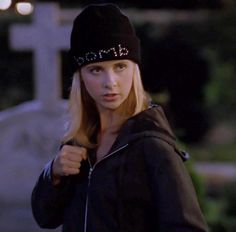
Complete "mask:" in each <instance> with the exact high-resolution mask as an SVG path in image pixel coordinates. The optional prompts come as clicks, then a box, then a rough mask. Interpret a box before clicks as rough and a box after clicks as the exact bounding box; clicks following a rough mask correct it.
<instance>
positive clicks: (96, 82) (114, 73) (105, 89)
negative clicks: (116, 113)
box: [81, 60, 135, 112]
mask: <svg viewBox="0 0 236 232" xmlns="http://www.w3.org/2000/svg"><path fill="white" fill-rule="evenodd" d="M134 65H135V64H134V63H133V62H132V61H130V60H112V61H104V62H97V63H92V64H88V65H86V66H84V67H82V68H81V77H82V81H83V82H84V85H85V87H86V89H87V91H88V93H89V94H90V96H91V97H92V98H93V99H94V101H95V103H96V105H97V107H98V110H99V111H100V112H101V111H103V110H115V109H117V108H118V107H119V106H121V104H122V103H123V102H124V101H125V99H126V98H127V97H128V95H129V93H130V90H131V87H132V82H133V72H134Z"/></svg>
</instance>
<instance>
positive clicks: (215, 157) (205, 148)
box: [186, 142, 236, 163]
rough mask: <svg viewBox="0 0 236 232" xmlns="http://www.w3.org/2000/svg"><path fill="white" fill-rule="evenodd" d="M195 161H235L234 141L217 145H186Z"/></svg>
mask: <svg viewBox="0 0 236 232" xmlns="http://www.w3.org/2000/svg"><path fill="white" fill-rule="evenodd" d="M186 149H187V150H188V152H189V153H190V155H191V157H192V158H193V159H194V160H195V161H205V162H212V161H213V162H231V163H236V142H234V143H233V142H231V143H227V144H219V145H199V146H190V145H188V146H186Z"/></svg>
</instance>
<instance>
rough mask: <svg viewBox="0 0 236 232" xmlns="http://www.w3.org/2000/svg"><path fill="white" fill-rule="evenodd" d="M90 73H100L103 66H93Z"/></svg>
mask: <svg viewBox="0 0 236 232" xmlns="http://www.w3.org/2000/svg"><path fill="white" fill-rule="evenodd" d="M89 71H90V73H92V74H98V73H99V72H101V68H100V67H91V68H90V69H89Z"/></svg>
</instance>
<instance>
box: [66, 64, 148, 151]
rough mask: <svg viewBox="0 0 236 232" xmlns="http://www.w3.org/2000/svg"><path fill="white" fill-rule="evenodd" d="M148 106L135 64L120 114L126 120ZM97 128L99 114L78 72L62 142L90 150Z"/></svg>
mask: <svg viewBox="0 0 236 232" xmlns="http://www.w3.org/2000/svg"><path fill="white" fill-rule="evenodd" d="M148 105H149V97H148V95H147V94H146V92H145V91H144V88H143V84H142V80H141V75H140V70H139V67H138V65H137V64H135V65H134V72H133V83H132V87H131V90H130V93H129V95H128V97H127V99H126V100H125V101H124V102H123V103H122V107H121V113H122V115H124V116H125V118H127V119H128V118H130V117H132V116H134V115H135V114H138V113H140V112H141V111H143V110H145V109H147V108H148ZM99 128H100V120H99V113H98V110H97V107H96V104H95V101H94V100H93V99H92V97H91V96H90V95H89V93H88V92H87V90H86V88H85V86H84V83H83V81H81V75H80V71H76V72H75V73H74V76H73V81H72V87H71V92H70V98H69V123H68V128H67V132H66V134H65V136H64V138H63V142H64V143H66V142H67V141H70V140H73V141H74V142H75V143H77V144H80V145H82V146H84V147H88V148H92V147H94V146H96V143H95V142H94V141H92V140H93V138H94V135H96V133H97V132H98V131H99Z"/></svg>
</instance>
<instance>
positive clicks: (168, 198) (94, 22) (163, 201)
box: [32, 4, 207, 232]
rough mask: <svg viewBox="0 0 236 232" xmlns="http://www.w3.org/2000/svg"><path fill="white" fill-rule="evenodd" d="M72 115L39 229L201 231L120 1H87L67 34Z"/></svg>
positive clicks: (37, 200) (39, 192) (51, 170)
mask: <svg viewBox="0 0 236 232" xmlns="http://www.w3.org/2000/svg"><path fill="white" fill-rule="evenodd" d="M70 56H71V62H73V63H74V65H73V68H74V76H73V83H72V89H71V95H70V108H69V113H70V117H71V118H70V122H69V126H68V131H67V134H66V135H65V137H64V141H63V143H62V146H61V149H60V151H59V153H58V154H57V155H56V157H55V158H54V159H53V160H52V161H51V162H50V163H49V164H48V165H47V166H46V167H45V169H44V171H43V173H42V174H41V176H40V177H39V180H38V182H37V184H36V186H35V188H34V190H33V193H32V209H33V214H34V217H35V219H36V221H37V222H38V224H39V225H40V226H41V227H43V228H56V227H58V226H60V225H63V231H64V232H75V231H76V232H79V231H84V232H93V231H96V232H98V231H101V232H116V231H120V232H149V231H150V232H154V231H156V232H177V231H178V232H204V231H207V227H206V224H205V221H204V219H203V216H202V214H201V211H200V208H199V205H198V202H197V198H196V195H195V192H194V188H193V186H192V183H191V180H190V177H189V175H188V173H187V172H186V169H185V167H184V165H183V160H185V155H184V153H183V152H180V151H179V150H178V149H177V148H176V146H175V141H174V135H173V133H172V131H171V129H170V127H169V125H168V123H167V121H166V118H165V116H164V113H163V111H162V110H161V108H160V107H159V106H154V105H150V104H149V97H148V96H147V95H146V94H145V91H144V89H143V86H142V82H141V78H140V73H139V63H140V47H139V40H138V38H137V37H136V35H135V32H134V30H133V28H132V26H131V24H130V21H129V19H128V18H127V17H126V16H125V15H123V14H122V13H121V12H120V10H119V8H118V7H116V6H115V5H112V4H104V5H90V6H88V7H87V8H85V9H84V10H83V11H82V13H81V14H79V15H78V16H77V18H76V19H75V21H74V24H73V29H72V34H71V49H70Z"/></svg>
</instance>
